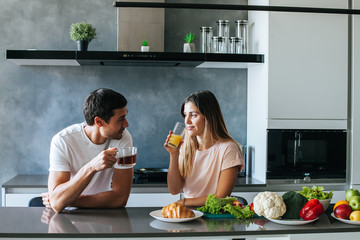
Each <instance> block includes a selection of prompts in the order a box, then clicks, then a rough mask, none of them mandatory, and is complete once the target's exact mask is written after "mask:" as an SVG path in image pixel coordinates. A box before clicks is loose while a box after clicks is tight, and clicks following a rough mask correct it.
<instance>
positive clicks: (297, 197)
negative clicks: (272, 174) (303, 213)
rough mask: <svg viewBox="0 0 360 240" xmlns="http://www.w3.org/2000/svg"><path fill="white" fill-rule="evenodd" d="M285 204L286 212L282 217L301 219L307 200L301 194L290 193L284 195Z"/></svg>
mask: <svg viewBox="0 0 360 240" xmlns="http://www.w3.org/2000/svg"><path fill="white" fill-rule="evenodd" d="M282 198H283V200H284V203H285V205H286V212H285V214H284V215H283V216H282V217H281V218H284V219H299V218H300V215H299V213H300V210H301V209H302V208H303V206H304V205H305V204H306V203H307V201H308V200H307V198H306V197H304V196H303V195H301V194H300V193H297V192H294V191H290V192H286V193H284V194H283V195H282Z"/></svg>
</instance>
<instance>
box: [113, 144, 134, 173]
mask: <svg viewBox="0 0 360 240" xmlns="http://www.w3.org/2000/svg"><path fill="white" fill-rule="evenodd" d="M136 155H137V147H120V148H118V149H117V153H116V156H115V157H116V163H115V165H114V167H115V168H118V169H127V168H132V167H134V166H135V165H136Z"/></svg>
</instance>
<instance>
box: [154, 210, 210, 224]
mask: <svg viewBox="0 0 360 240" xmlns="http://www.w3.org/2000/svg"><path fill="white" fill-rule="evenodd" d="M193 212H194V213H195V217H192V218H164V217H162V214H161V210H155V211H152V212H151V213H150V216H152V217H153V218H156V219H157V220H160V221H163V222H173V223H177V222H188V221H192V220H194V219H197V218H200V217H202V215H204V214H203V213H202V212H200V211H197V210H193Z"/></svg>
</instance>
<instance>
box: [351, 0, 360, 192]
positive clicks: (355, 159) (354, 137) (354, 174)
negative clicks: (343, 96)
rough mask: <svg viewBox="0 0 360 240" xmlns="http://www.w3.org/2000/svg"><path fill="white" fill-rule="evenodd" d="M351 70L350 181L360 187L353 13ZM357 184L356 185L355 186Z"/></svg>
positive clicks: (359, 49)
mask: <svg viewBox="0 0 360 240" xmlns="http://www.w3.org/2000/svg"><path fill="white" fill-rule="evenodd" d="M353 7H354V9H360V0H354V1H353ZM352 33H353V34H352V48H353V51H352V54H353V55H352V72H351V76H352V79H351V84H352V92H351V96H352V99H351V102H352V106H351V116H352V119H351V128H352V131H351V132H350V138H351V141H350V142H351V145H350V152H351V153H350V159H352V161H351V165H350V172H351V175H350V176H351V177H350V183H351V185H355V186H354V187H356V188H357V189H360V174H359V173H358V170H359V169H360V148H359V146H360V68H359V64H360V16H359V15H354V16H353V17H352ZM356 185H357V186H356Z"/></svg>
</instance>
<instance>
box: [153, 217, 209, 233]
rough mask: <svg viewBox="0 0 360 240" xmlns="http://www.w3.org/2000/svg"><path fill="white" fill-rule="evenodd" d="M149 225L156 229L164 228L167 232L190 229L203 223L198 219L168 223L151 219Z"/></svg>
mask: <svg viewBox="0 0 360 240" xmlns="http://www.w3.org/2000/svg"><path fill="white" fill-rule="evenodd" d="M150 226H151V227H153V228H156V229H160V230H166V231H169V232H180V231H190V230H192V229H194V228H200V227H202V226H203V223H202V222H200V221H196V222H185V223H168V222H162V221H159V220H153V221H152V222H151V223H150Z"/></svg>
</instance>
